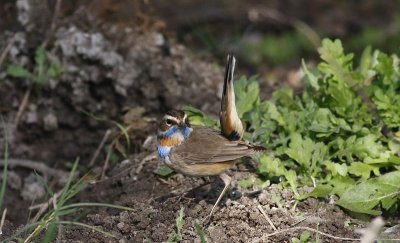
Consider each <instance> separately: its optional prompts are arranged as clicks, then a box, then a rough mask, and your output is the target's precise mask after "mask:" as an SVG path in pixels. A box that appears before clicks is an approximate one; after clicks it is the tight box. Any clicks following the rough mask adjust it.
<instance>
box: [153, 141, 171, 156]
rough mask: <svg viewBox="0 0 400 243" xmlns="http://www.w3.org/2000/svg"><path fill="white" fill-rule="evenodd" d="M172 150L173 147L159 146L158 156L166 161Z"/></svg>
mask: <svg viewBox="0 0 400 243" xmlns="http://www.w3.org/2000/svg"><path fill="white" fill-rule="evenodd" d="M171 148H172V147H170V146H161V145H159V144H157V150H158V155H159V156H160V158H162V159H165V158H166V157H168V155H169V152H170V151H171Z"/></svg>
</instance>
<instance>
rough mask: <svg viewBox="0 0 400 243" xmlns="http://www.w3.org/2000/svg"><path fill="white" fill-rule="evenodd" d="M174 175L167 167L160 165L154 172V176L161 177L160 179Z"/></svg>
mask: <svg viewBox="0 0 400 243" xmlns="http://www.w3.org/2000/svg"><path fill="white" fill-rule="evenodd" d="M172 173H174V171H173V170H172V169H171V168H169V167H168V166H167V165H164V164H163V165H160V166H159V167H158V168H157V169H156V170H155V171H154V174H156V175H159V176H162V177H167V176H169V175H171V174H172Z"/></svg>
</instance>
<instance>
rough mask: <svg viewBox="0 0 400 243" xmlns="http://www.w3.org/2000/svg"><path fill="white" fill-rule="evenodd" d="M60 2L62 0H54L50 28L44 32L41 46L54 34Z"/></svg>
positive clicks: (45, 44) (44, 45) (44, 46)
mask: <svg viewBox="0 0 400 243" xmlns="http://www.w3.org/2000/svg"><path fill="white" fill-rule="evenodd" d="M61 2H62V0H56V5H55V7H54V13H53V17H52V19H51V25H50V29H49V30H48V32H47V34H46V39H45V40H44V41H43V44H42V46H43V48H46V46H47V44H48V43H49V41H50V38H51V36H52V35H53V34H54V32H55V29H56V27H57V18H58V15H59V14H60V10H61Z"/></svg>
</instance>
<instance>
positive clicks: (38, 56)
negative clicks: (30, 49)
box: [35, 47, 46, 77]
mask: <svg viewBox="0 0 400 243" xmlns="http://www.w3.org/2000/svg"><path fill="white" fill-rule="evenodd" d="M45 61H46V50H45V49H44V48H43V47H38V48H37V49H36V52H35V62H36V70H35V71H36V75H37V77H43V75H44V74H45Z"/></svg>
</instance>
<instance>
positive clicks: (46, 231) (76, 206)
mask: <svg viewBox="0 0 400 243" xmlns="http://www.w3.org/2000/svg"><path fill="white" fill-rule="evenodd" d="M77 167H78V160H76V161H75V163H74V165H73V167H72V170H71V173H70V175H69V177H68V180H67V182H66V184H65V186H64V188H63V189H62V192H61V194H60V196H59V197H57V195H56V193H54V192H53V191H52V190H51V189H50V187H49V186H46V189H47V191H48V193H50V196H51V199H52V200H50V202H49V204H50V205H52V207H51V206H49V207H51V209H49V210H48V211H47V212H46V213H44V214H43V216H42V217H41V218H40V219H39V220H38V221H37V222H32V223H30V224H27V225H26V226H25V227H23V228H22V229H20V230H18V231H17V232H16V233H15V234H14V235H13V236H11V237H10V238H8V239H6V240H5V242H8V241H11V240H14V239H18V240H20V241H23V242H31V241H33V240H35V239H37V238H39V237H43V238H42V242H54V240H55V238H56V236H57V233H58V232H60V230H61V227H60V226H61V225H74V226H78V227H85V228H88V229H90V230H93V231H96V232H99V233H102V234H104V235H106V236H108V237H112V238H115V236H114V235H112V234H110V233H108V232H105V231H103V230H101V229H100V228H97V227H94V226H91V225H88V224H84V223H81V222H78V221H76V220H72V221H68V220H62V219H63V218H66V217H68V216H73V215H74V213H75V216H76V213H78V211H79V210H81V209H82V208H84V207H108V208H115V209H120V210H127V211H133V209H131V208H128V207H123V206H119V205H112V204H106V203H91V202H87V203H85V202H83V203H70V201H71V200H73V198H74V197H75V196H76V195H78V193H80V192H82V191H83V190H84V189H85V188H86V186H87V184H88V181H86V180H85V177H82V178H80V179H79V180H77V181H76V182H75V183H73V182H74V181H75V177H76V170H77ZM25 234H27V237H26V238H21V237H23V235H25Z"/></svg>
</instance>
